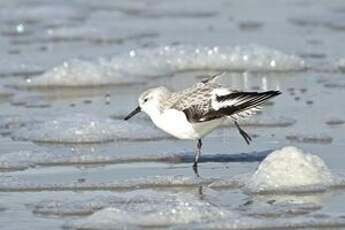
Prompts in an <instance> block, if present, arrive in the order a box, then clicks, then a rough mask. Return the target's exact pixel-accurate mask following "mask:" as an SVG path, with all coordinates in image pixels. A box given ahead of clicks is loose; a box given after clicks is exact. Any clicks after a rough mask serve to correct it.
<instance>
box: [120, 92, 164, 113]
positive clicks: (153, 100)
mask: <svg viewBox="0 0 345 230" xmlns="http://www.w3.org/2000/svg"><path fill="white" fill-rule="evenodd" d="M169 96H170V91H169V90H168V89H167V88H165V87H157V88H152V89H148V90H146V91H145V92H143V93H142V94H141V95H140V97H139V99H138V103H139V106H138V107H137V108H136V109H135V110H134V111H133V112H131V113H130V114H129V115H128V116H127V117H125V120H128V119H130V118H131V117H133V116H134V115H135V114H137V113H139V112H141V111H144V112H145V113H146V114H148V115H149V116H150V117H152V116H155V115H158V114H160V113H161V103H162V102H163V101H164V100H166V99H167V98H168V97H169Z"/></svg>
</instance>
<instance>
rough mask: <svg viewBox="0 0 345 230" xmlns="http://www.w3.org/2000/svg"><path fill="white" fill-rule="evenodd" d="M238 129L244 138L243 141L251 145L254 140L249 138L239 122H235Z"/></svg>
mask: <svg viewBox="0 0 345 230" xmlns="http://www.w3.org/2000/svg"><path fill="white" fill-rule="evenodd" d="M234 123H235V126H236V128H237V129H238V131H239V132H240V134H241V136H242V137H243V139H244V140H245V141H246V143H247V144H248V145H249V144H250V142H251V141H252V138H251V137H250V136H249V134H248V133H246V132H245V131H244V130H243V129H242V128H241V127H240V125H239V124H238V123H237V121H235V122H234Z"/></svg>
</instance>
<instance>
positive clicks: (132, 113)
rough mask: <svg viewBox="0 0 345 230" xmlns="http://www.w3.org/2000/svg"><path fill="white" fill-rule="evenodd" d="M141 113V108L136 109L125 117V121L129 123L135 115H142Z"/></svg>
mask: <svg viewBox="0 0 345 230" xmlns="http://www.w3.org/2000/svg"><path fill="white" fill-rule="evenodd" d="M140 112H141V108H140V106H138V107H136V108H135V110H133V111H132V112H131V113H130V114H128V115H127V116H126V117H125V121H127V120H128V119H130V118H131V117H133V116H134V115H135V114H137V113H140Z"/></svg>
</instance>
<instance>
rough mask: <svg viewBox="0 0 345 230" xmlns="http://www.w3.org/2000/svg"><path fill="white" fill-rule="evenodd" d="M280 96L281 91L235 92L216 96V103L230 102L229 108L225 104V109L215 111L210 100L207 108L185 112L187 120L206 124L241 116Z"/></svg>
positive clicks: (191, 108) (190, 108)
mask: <svg viewBox="0 0 345 230" xmlns="http://www.w3.org/2000/svg"><path fill="white" fill-rule="evenodd" d="M279 94H280V92H279V91H266V92H262V93H258V92H233V93H230V94H227V95H222V96H216V103H224V102H229V105H228V106H227V105H226V103H225V104H224V106H223V107H220V108H219V109H217V110H215V109H213V108H212V106H211V103H212V101H211V99H210V100H209V101H208V105H207V106H206V105H192V106H190V107H188V108H185V109H184V110H183V112H184V113H185V115H186V117H187V120H188V121H190V122H205V121H210V120H214V119H217V118H221V117H224V116H232V115H235V114H239V115H240V114H241V113H242V112H244V111H247V110H250V109H254V108H257V107H258V106H260V105H261V104H262V103H263V102H264V101H266V100H268V99H270V98H272V97H275V96H277V95H279ZM202 106H204V107H202ZM205 108H207V109H205Z"/></svg>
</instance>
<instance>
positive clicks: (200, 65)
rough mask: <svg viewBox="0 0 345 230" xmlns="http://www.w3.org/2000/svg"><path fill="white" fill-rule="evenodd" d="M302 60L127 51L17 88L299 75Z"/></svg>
mask: <svg viewBox="0 0 345 230" xmlns="http://www.w3.org/2000/svg"><path fill="white" fill-rule="evenodd" d="M305 68H306V65H305V63H304V61H303V59H301V58H299V57H297V56H294V55H288V54H285V53H283V52H280V51H277V50H273V49H268V48H265V47H261V46H256V45H249V46H235V47H229V46H223V47H208V46H192V45H179V46H163V47H158V48H146V49H138V50H130V51H129V52H126V53H124V54H120V55H116V56H114V57H112V58H110V59H107V58H99V59H97V60H95V61H85V60H79V59H74V60H71V61H68V62H65V63H63V64H62V65H60V66H57V67H55V68H53V69H51V70H49V71H47V72H45V73H44V74H42V75H40V76H38V77H35V78H32V79H31V81H30V82H26V83H24V84H21V85H19V86H23V87H49V86H50V87H59V86H65V87H66V86H95V85H108V84H129V83H134V82H136V83H138V82H143V81H146V80H147V77H156V76H163V75H170V74H173V73H175V72H178V71H187V70H208V69H214V70H247V71H248V70H252V71H299V70H304V69H305Z"/></svg>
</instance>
